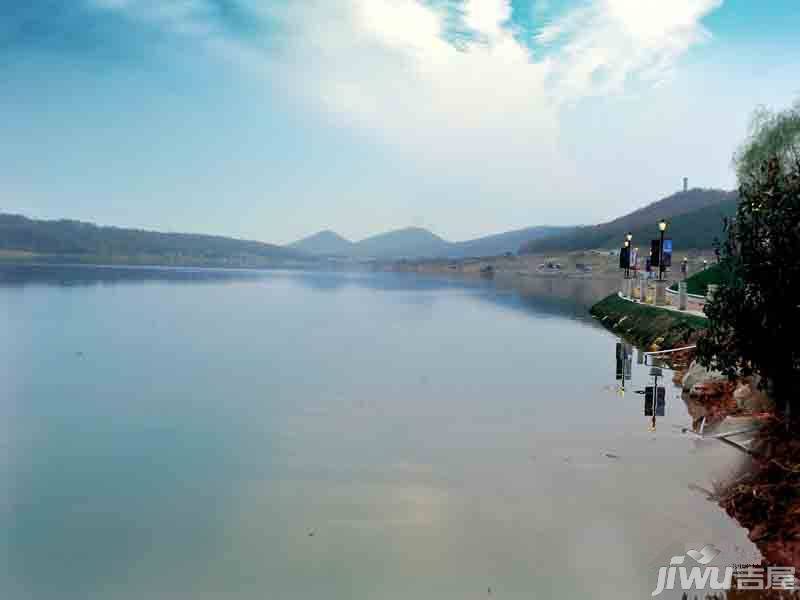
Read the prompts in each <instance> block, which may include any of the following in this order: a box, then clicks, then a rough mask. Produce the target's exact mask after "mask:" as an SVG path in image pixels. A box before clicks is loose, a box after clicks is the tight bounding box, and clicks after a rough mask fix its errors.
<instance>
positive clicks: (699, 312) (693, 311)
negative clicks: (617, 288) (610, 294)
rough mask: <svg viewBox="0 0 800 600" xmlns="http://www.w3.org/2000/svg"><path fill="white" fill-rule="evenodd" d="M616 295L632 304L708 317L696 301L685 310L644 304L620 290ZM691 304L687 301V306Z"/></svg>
mask: <svg viewBox="0 0 800 600" xmlns="http://www.w3.org/2000/svg"><path fill="white" fill-rule="evenodd" d="M618 295H619V297H620V298H622V299H623V300H627V301H628V302H632V303H634V304H641V305H643V306H652V307H653V308H658V309H662V310H671V311H673V312H676V313H680V314H682V315H692V316H694V317H701V318H703V319H707V318H708V317H706V315H705V313H704V312H703V310H702V308H699V309H698V307H697V303H695V304H694V306H695V308H689V309H687V310H679V309H678V308H676V307H674V306H669V305H667V306H656V305H655V304H645V303H643V302H640V301H639V300H636V299H634V298H628V297H627V296H623V295H622V292H618ZM692 305H693V304H692V302H689V306H690V307H691V306H692Z"/></svg>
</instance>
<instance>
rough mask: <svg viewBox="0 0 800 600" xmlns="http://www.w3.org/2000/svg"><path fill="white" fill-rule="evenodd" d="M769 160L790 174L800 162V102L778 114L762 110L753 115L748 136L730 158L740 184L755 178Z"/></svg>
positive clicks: (761, 108)
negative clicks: (775, 161) (776, 162)
mask: <svg viewBox="0 0 800 600" xmlns="http://www.w3.org/2000/svg"><path fill="white" fill-rule="evenodd" d="M769 160H777V161H778V165H779V167H780V168H781V170H783V171H790V170H791V169H792V168H793V167H794V166H795V165H796V164H797V161H798V160H800V100H798V101H797V102H795V104H794V106H793V107H792V108H789V109H786V110H783V111H780V112H777V113H775V112H772V111H770V110H768V109H766V108H764V107H760V108H758V109H757V110H756V111H755V113H754V114H753V118H752V120H751V123H750V135H749V136H748V138H747V140H746V141H745V143H744V144H743V145H742V147H741V148H739V150H738V151H737V152H736V153H735V154H734V156H733V163H734V167H735V169H736V175H737V177H738V179H739V183H740V184H741V183H745V182H747V181H748V180H750V179H752V178H758V177H759V176H760V173H761V170H762V167H763V165H764V163H766V162H767V161H769Z"/></svg>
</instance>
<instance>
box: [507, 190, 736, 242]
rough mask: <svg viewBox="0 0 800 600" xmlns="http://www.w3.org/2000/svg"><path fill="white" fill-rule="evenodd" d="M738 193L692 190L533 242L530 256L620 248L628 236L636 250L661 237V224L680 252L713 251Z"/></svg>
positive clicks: (733, 209)
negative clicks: (661, 223)
mask: <svg viewBox="0 0 800 600" xmlns="http://www.w3.org/2000/svg"><path fill="white" fill-rule="evenodd" d="M736 204H737V195H736V192H728V191H724V190H714V189H692V190H689V191H686V192H678V193H676V194H673V195H671V196H668V197H666V198H663V199H661V200H659V201H657V202H653V203H652V204H649V205H648V206H645V207H643V208H640V209H638V210H636V211H634V212H632V213H629V214H627V215H624V216H622V217H619V218H617V219H614V220H613V221H609V222H607V223H602V224H600V225H588V226H582V227H574V228H571V229H570V230H569V231H567V232H563V233H561V234H559V235H554V236H549V237H546V238H543V239H540V240H533V241H531V242H529V243H527V244H525V246H523V248H522V251H523V252H526V253H541V252H559V251H572V250H586V249H591V248H618V247H620V246H621V245H622V242H623V240H624V238H625V234H626V233H627V232H631V233H633V239H634V246H639V247H646V246H647V245H648V244H649V241H650V240H651V239H654V238H656V237H658V228H657V223H658V221H659V220H660V219H666V220H667V221H669V223H670V227H669V233H668V235H669V237H671V238H672V240H673V242H674V243H675V246H676V247H678V248H687V249H688V248H695V249H709V248H712V247H713V246H714V241H715V239H717V238H720V237H721V236H722V229H723V219H724V217H731V216H733V215H734V214H735V213H736Z"/></svg>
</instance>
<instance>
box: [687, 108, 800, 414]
mask: <svg viewBox="0 0 800 600" xmlns="http://www.w3.org/2000/svg"><path fill="white" fill-rule="evenodd" d="M735 160H736V167H737V174H738V178H739V205H738V207H737V211H736V217H735V219H733V220H732V221H729V222H728V223H726V234H727V235H726V239H725V241H724V242H723V243H722V245H721V247H720V252H721V257H722V261H721V268H722V269H723V272H724V280H725V282H726V283H725V284H724V285H722V286H721V287H720V289H719V291H718V293H717V294H716V296H715V297H714V299H713V300H712V301H711V302H709V303H708V304H707V305H706V314H707V315H708V317H709V323H710V325H709V329H708V332H707V334H706V335H705V336H704V337H703V338H702V339H701V340H700V341H699V342H698V346H697V351H698V358H699V359H700V362H701V364H703V365H705V366H707V367H714V368H717V369H719V370H721V371H722V372H724V373H725V374H727V375H728V376H730V377H734V376H735V375H737V374H739V373H743V374H751V373H755V374H758V375H760V376H761V381H762V385H764V386H766V387H767V388H768V389H769V391H770V392H771V395H772V396H773V398H774V399H775V401H776V403H777V406H778V409H779V410H784V411H785V410H787V409H788V408H789V407H790V406H791V405H792V404H795V405H796V404H797V402H798V400H797V399H798V396H800V260H798V252H800V104H798V105H795V107H794V108H793V109H791V110H789V111H785V112H782V113H778V114H776V115H767V114H766V113H764V112H763V111H762V112H759V113H758V114H757V116H756V118H755V119H754V128H753V133H752V135H751V137H750V139H749V141H748V142H747V143H746V144H745V145H744V146H743V147H742V149H741V150H740V151H739V152H738V153H737V155H736V159H735Z"/></svg>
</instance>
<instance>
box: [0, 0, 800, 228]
mask: <svg viewBox="0 0 800 600" xmlns="http://www.w3.org/2000/svg"><path fill="white" fill-rule="evenodd" d="M798 30H800V5H798V3H797V0H770V1H769V2H752V1H750V0H725V1H721V0H669V2H667V1H664V0H581V1H567V0H547V1H544V0H513V1H511V2H509V1H508V0H436V1H434V0H424V1H423V0H303V1H300V0H297V1H292V0H275V1H267V0H261V1H258V0H70V2H64V1H62V0H27V1H25V2H23V1H21V0H19V1H10V2H5V3H2V4H0V47H1V48H2V54H0V69H2V74H3V77H2V83H0V89H1V91H2V93H0V111H1V112H0V114H2V119H0V135H1V136H2V143H1V144H0V164H2V165H3V168H2V169H0V194H2V203H1V204H0V210H2V211H6V212H19V213H23V214H27V215H30V216H34V217H42V218H61V217H66V218H76V219H82V220H91V221H95V222H98V223H102V224H114V225H120V226H136V227H146V228H153V229H163V230H172V231H195V232H208V233H216V234H223V235H234V236H240V237H247V238H253V239H260V240H264V241H273V242H287V241H291V240H293V239H295V238H297V237H300V236H303V235H306V234H309V233H312V232H314V231H316V230H319V229H323V228H332V229H335V230H337V231H339V232H340V233H342V234H344V235H346V236H349V237H351V238H356V239H357V238H361V237H364V236H367V235H369V234H372V233H376V232H379V231H383V230H387V229H391V228H395V227H403V226H408V225H419V226H425V227H429V228H431V229H432V230H434V231H436V232H437V233H439V234H441V235H443V236H445V237H447V238H450V239H456V240H457V239H465V238H469V237H474V236H478V235H482V234H486V233H492V232H496V231H501V230H506V229H512V228H518V227H524V226H529V225H537V224H572V223H588V222H596V221H600V220H603V219H607V218H610V217H614V216H617V215H619V214H622V213H625V212H628V211H630V210H632V209H635V208H637V207H639V206H642V205H644V204H647V203H649V202H652V201H654V200H657V199H659V198H660V197H663V196H664V195H667V194H669V193H671V192H673V191H675V190H676V189H677V188H678V187H679V185H680V182H681V178H682V177H683V176H684V175H685V176H688V177H689V180H690V184H691V185H696V186H702V187H724V188H732V187H734V186H735V181H734V177H733V172H732V170H731V168H730V158H731V154H732V152H733V151H734V149H735V147H736V145H737V144H738V143H740V141H741V140H742V139H743V138H744V136H745V135H746V132H747V125H748V120H749V116H750V114H751V113H752V111H753V109H754V108H755V107H756V106H757V105H760V104H763V105H767V106H770V107H773V108H782V107H785V106H788V105H789V104H791V103H792V102H793V101H794V100H795V99H797V98H800V80H798V78H797V74H798V73H799V72H800V36H797V35H796V32H797V31H798Z"/></svg>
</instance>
